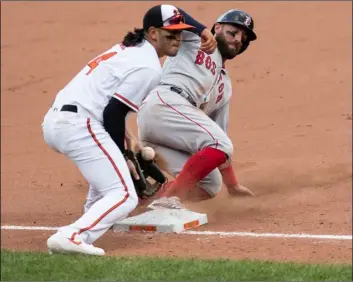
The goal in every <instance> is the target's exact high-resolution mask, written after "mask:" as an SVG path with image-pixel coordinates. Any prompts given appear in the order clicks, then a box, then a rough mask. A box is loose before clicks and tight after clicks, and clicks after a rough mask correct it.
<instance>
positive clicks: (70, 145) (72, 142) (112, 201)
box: [42, 107, 138, 244]
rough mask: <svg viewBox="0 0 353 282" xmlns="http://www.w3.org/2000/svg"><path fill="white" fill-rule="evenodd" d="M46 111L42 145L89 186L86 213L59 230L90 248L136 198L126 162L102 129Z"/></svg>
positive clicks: (74, 115)
mask: <svg viewBox="0 0 353 282" xmlns="http://www.w3.org/2000/svg"><path fill="white" fill-rule="evenodd" d="M59 108H61V107H57V108H51V109H49V111H48V113H47V114H46V116H45V118H44V122H43V124H42V129H43V135H44V140H45V142H46V143H47V144H48V145H49V146H50V147H51V148H52V149H54V150H55V151H57V152H59V153H62V154H64V155H66V156H67V157H68V158H70V159H71V160H72V161H73V162H74V163H75V164H76V166H77V167H78V169H79V170H80V171H81V173H82V175H83V176H84V177H85V178H86V180H87V181H88V183H89V184H90V188H89V189H90V191H89V193H88V196H87V205H86V212H85V213H84V215H83V216H82V217H81V218H79V219H78V220H77V221H76V222H74V223H72V224H70V225H68V226H64V227H62V228H61V229H60V231H61V232H64V233H66V234H67V236H70V237H72V236H73V237H74V236H75V235H77V234H79V235H80V237H81V239H82V240H84V241H85V242H86V243H88V244H92V243H93V242H94V241H95V240H97V239H98V238H99V237H101V236H102V235H103V234H104V233H105V232H106V231H107V230H108V229H109V228H110V227H111V226H112V225H113V224H114V223H115V222H116V221H117V220H119V219H123V218H125V217H126V216H128V214H129V213H130V212H131V211H133V210H134V209H135V208H136V206H137V204H138V198H137V194H136V191H135V187H134V185H133V182H132V179H131V176H130V172H129V169H128V167H127V164H126V161H125V159H124V157H123V155H122V153H121V151H120V150H119V148H118V147H117V145H116V144H115V143H114V141H113V140H112V139H111V137H110V135H109V133H108V132H106V131H105V129H104V127H103V125H102V124H101V123H100V122H98V121H96V120H95V119H92V118H87V117H85V116H83V115H80V109H79V113H73V112H60V111H59V110H58V109H59Z"/></svg>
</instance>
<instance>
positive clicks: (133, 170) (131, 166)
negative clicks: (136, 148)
mask: <svg viewBox="0 0 353 282" xmlns="http://www.w3.org/2000/svg"><path fill="white" fill-rule="evenodd" d="M126 163H127V167H128V168H129V170H130V173H131V175H132V177H133V178H134V179H135V180H140V176H139V174H138V173H137V170H136V167H135V165H134V163H133V162H132V161H131V160H129V159H128V160H126Z"/></svg>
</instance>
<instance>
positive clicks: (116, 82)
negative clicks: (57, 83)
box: [54, 41, 162, 122]
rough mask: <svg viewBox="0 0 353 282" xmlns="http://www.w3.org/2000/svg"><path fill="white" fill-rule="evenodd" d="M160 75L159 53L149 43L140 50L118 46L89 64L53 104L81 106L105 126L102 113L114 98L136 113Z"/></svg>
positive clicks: (146, 42)
mask: <svg viewBox="0 0 353 282" xmlns="http://www.w3.org/2000/svg"><path fill="white" fill-rule="evenodd" d="M98 66H99V67H98ZM161 71H162V68H161V65H160V61H159V58H158V55H157V52H156V50H155V48H154V47H153V46H152V45H151V44H150V43H149V42H148V41H144V42H143V43H142V44H141V45H139V47H125V46H123V45H122V44H117V45H115V46H113V47H112V48H111V49H109V50H108V51H106V52H104V53H103V54H101V55H99V56H98V57H97V58H95V59H94V60H92V61H91V62H89V63H88V64H87V65H86V66H85V67H84V68H83V69H82V70H81V71H80V72H79V73H78V74H77V75H76V76H75V77H74V78H73V79H72V80H71V82H70V83H69V84H68V85H66V86H65V87H64V89H62V90H61V91H60V92H59V93H58V95H57V97H56V100H55V103H54V104H58V105H64V104H74V105H79V106H81V107H83V108H84V109H85V110H86V111H87V112H88V113H89V114H90V115H91V116H92V117H94V118H95V119H96V120H98V121H100V122H103V114H102V113H103V110H104V108H105V106H106V105H107V104H108V102H109V100H110V99H111V98H112V97H115V98H117V99H118V100H120V101H121V102H123V103H124V104H126V105H127V106H129V107H130V108H131V109H133V110H134V111H137V110H138V109H139V106H140V105H141V101H142V100H143V99H144V98H145V97H146V95H147V94H148V93H149V91H150V90H151V89H152V88H153V87H155V86H156V85H157V84H158V83H159V81H160V76H161Z"/></svg>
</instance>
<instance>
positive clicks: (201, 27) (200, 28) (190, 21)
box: [178, 8, 206, 36]
mask: <svg viewBox="0 0 353 282" xmlns="http://www.w3.org/2000/svg"><path fill="white" fill-rule="evenodd" d="M178 10H179V12H180V14H182V15H183V16H184V18H185V23H186V24H189V25H192V26H194V27H195V28H193V29H191V30H190V31H191V32H193V33H195V34H197V35H198V36H201V33H202V32H203V30H204V29H205V28H206V26H205V25H203V24H202V23H200V22H198V21H197V20H195V19H194V18H192V17H191V16H190V15H189V14H187V13H186V12H185V11H183V10H182V9H180V8H178Z"/></svg>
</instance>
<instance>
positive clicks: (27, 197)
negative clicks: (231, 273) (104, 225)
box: [1, 1, 352, 263]
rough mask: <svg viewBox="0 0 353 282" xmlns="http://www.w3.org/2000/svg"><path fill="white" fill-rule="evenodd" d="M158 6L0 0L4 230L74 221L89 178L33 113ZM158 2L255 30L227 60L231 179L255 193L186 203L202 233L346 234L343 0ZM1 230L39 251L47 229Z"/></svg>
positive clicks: (141, 243) (277, 249)
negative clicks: (231, 16)
mask: <svg viewBox="0 0 353 282" xmlns="http://www.w3.org/2000/svg"><path fill="white" fill-rule="evenodd" d="M156 3H158V2H153V3H151V2H138V4H136V3H129V2H103V3H99V2H48V3H47V2H1V168H2V170H1V220H2V225H6V224H9V225H27V226H28V225H29V226H59V225H64V224H68V223H70V222H71V221H73V220H75V219H76V218H77V217H78V216H80V214H81V212H82V208H83V203H84V200H85V196H86V192H87V185H86V183H85V181H84V179H83V178H82V176H81V175H80V173H79V172H78V170H77V169H76V168H75V167H74V165H73V164H72V163H71V162H70V161H69V160H67V159H66V158H65V157H63V156H60V155H58V154H56V153H54V152H53V151H51V149H49V148H48V146H47V145H46V144H45V143H44V141H43V138H42V134H41V122H42V119H43V116H44V114H45V113H46V111H47V110H48V108H49V107H50V105H51V103H52V101H53V99H54V97H55V95H56V93H57V91H58V90H60V89H61V88H62V87H63V86H64V85H65V84H66V83H67V82H68V81H69V80H70V79H71V78H72V77H73V76H74V75H75V74H76V73H77V72H78V71H79V70H80V69H81V68H82V67H83V66H84V65H85V64H86V63H87V62H88V61H89V60H90V59H92V58H93V57H95V56H96V55H97V54H99V53H100V52H102V51H104V50H106V49H107V48H109V47H111V46H112V45H114V44H116V43H118V42H120V40H121V38H122V37H123V35H124V34H125V32H126V31H128V30H131V29H132V28H133V27H135V26H136V27H138V26H141V19H142V16H143V14H144V12H145V11H146V9H147V8H149V7H151V6H152V5H153V4H156ZM170 4H174V5H176V6H179V5H180V7H182V8H184V9H185V10H186V11H188V12H190V13H191V14H192V15H193V16H195V18H197V19H199V20H200V21H201V22H203V23H205V24H207V25H208V26H211V25H212V24H213V21H214V20H215V19H216V18H217V17H218V16H219V15H220V14H221V13H223V12H224V11H226V10H228V9H231V8H242V9H245V10H247V11H248V12H249V13H250V14H251V15H253V17H254V19H255V30H256V32H257V34H258V37H259V39H258V41H256V42H255V43H254V44H252V45H251V46H250V48H249V50H248V51H247V52H246V53H244V55H242V56H240V57H239V58H238V59H236V60H234V61H231V62H229V63H228V64H227V69H228V70H229V72H230V75H231V76H232V78H233V88H234V97H233V98H232V99H233V100H232V106H231V114H232V116H231V120H230V132H229V134H230V137H231V139H232V140H233V142H234V144H235V148H236V151H235V161H236V168H237V175H238V178H239V180H240V181H241V182H242V183H243V184H244V185H247V186H249V187H250V188H251V189H253V191H254V192H255V193H256V194H257V197H255V198H252V199H230V198H228V197H227V195H226V193H223V192H222V193H221V194H220V195H219V196H217V197H216V198H215V199H213V200H210V201H207V202H203V203H200V204H197V205H194V206H193V207H192V208H193V209H195V210H197V211H202V212H207V213H208V215H209V221H210V222H209V224H208V225H207V226H206V227H203V228H201V229H200V230H214V231H254V232H278V233H301V232H304V233H310V234H337V235H338V234H342V235H349V234H352V65H351V64H352V3H351V2H308V3H306V2H245V1H242V2H236V5H237V6H234V5H235V2H217V3H215V2H203V3H202V2H170ZM137 7H138V8H137ZM129 124H130V126H131V127H132V128H134V130H135V132H136V125H135V120H134V119H131V120H129ZM1 236H2V238H1V239H2V240H1V247H2V248H11V249H12V248H13V249H29V250H45V249H46V238H47V236H49V233H48V232H44V231H28V232H27V231H4V230H3V231H2V234H1ZM97 246H99V247H104V248H105V249H106V251H107V252H108V254H110V255H134V254H138V255H165V256H178V257H183V256H185V257H186V256H187V257H205V258H206V257H207V258H211V257H212V258H215V257H223V258H224V257H228V258H258V259H266V260H269V259H275V260H291V261H302V262H330V263H337V262H351V260H352V242H351V241H329V240H308V239H281V238H277V239H269V238H246V237H242V238H237V237H234V238H225V237H224V238H220V237H217V236H210V237H205V236H203V237H200V236H196V235H195V236H191V235H153V236H152V235H146V234H124V235H121V234H107V235H106V236H103V238H102V239H100V240H99V241H98V242H97Z"/></svg>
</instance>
